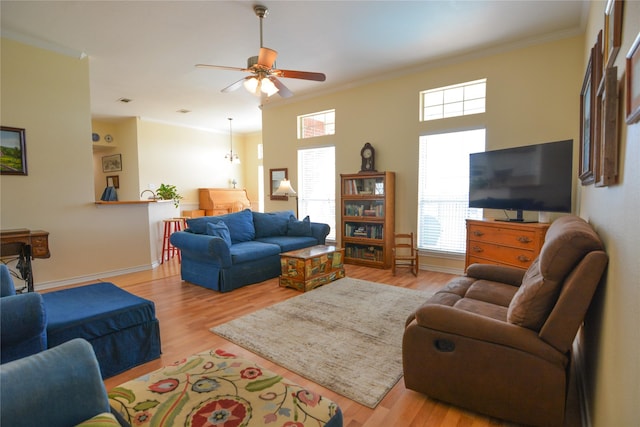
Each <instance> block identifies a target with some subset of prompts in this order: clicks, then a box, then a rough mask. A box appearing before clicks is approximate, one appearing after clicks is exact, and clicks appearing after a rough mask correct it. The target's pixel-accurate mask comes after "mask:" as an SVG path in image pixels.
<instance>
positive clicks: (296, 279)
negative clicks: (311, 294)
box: [280, 245, 344, 292]
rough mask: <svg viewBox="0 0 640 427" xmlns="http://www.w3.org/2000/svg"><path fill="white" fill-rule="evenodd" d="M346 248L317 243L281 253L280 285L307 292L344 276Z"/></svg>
mask: <svg viewBox="0 0 640 427" xmlns="http://www.w3.org/2000/svg"><path fill="white" fill-rule="evenodd" d="M343 260H344V248H336V247H335V246H325V245H317V246H311V247H309V248H304V249H299V250H297V251H291V252H284V253H282V254H280V267H281V269H282V270H281V275H280V286H286V287H290V288H294V289H297V290H299V291H302V292H305V291H310V290H311V289H314V288H317V287H318V286H321V285H324V284H326V283H329V282H332V281H334V280H337V279H340V278H342V277H344V265H343Z"/></svg>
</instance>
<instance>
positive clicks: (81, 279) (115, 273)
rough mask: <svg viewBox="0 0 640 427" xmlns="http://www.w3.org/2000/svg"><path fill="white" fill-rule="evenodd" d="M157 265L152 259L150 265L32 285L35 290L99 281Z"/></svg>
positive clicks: (149, 268)
mask: <svg viewBox="0 0 640 427" xmlns="http://www.w3.org/2000/svg"><path fill="white" fill-rule="evenodd" d="M157 266H158V262H157V261H154V262H153V264H151V265H140V266H137V267H131V268H125V269H122V270H111V271H103V272H101V273H96V274H89V275H86V276H75V277H72V278H69V279H64V280H55V281H51V282H43V283H37V284H35V285H34V289H35V290H36V291H39V290H43V289H54V288H59V287H61V286H69V285H76V284H78V283H84V282H90V281H92V280H96V281H99V280H104V279H105V278H106V277H113V276H120V275H122V274H128V273H138V272H140V271H146V270H151V269H152V268H155V267H157Z"/></svg>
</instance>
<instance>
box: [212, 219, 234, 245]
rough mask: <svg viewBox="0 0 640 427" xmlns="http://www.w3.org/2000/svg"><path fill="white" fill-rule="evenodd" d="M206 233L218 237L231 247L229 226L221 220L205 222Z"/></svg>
mask: <svg viewBox="0 0 640 427" xmlns="http://www.w3.org/2000/svg"><path fill="white" fill-rule="evenodd" d="M207 234H208V235H209V236H216V237H220V238H221V239H222V240H224V242H225V243H226V244H227V246H229V247H231V234H229V227H227V224H225V223H224V222H222V221H218V222H215V223H214V222H210V223H208V224H207Z"/></svg>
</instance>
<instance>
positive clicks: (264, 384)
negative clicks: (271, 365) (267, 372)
mask: <svg viewBox="0 0 640 427" xmlns="http://www.w3.org/2000/svg"><path fill="white" fill-rule="evenodd" d="M280 381H282V377H281V376H280V375H276V376H275V377H270V378H263V379H261V380H257V381H251V382H250V383H249V384H247V386H246V387H245V388H244V389H245V390H247V391H250V392H254V391H261V390H264V389H266V388H269V387H271V386H273V385H274V384H277V383H279V382H280Z"/></svg>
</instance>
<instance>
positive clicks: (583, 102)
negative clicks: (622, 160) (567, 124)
mask: <svg viewBox="0 0 640 427" xmlns="http://www.w3.org/2000/svg"><path fill="white" fill-rule="evenodd" d="M592 74H593V49H592V51H591V57H590V58H589V62H588V64H587V71H586V72H585V75H584V81H583V82H582V90H581V91H580V169H579V171H578V173H579V177H580V181H581V182H582V185H588V184H591V183H593V181H594V176H593V156H592V148H593V147H592V142H593V140H592V137H593V120H592V119H593V111H594V109H593V104H594V102H593V92H594V91H593V75H592Z"/></svg>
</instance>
